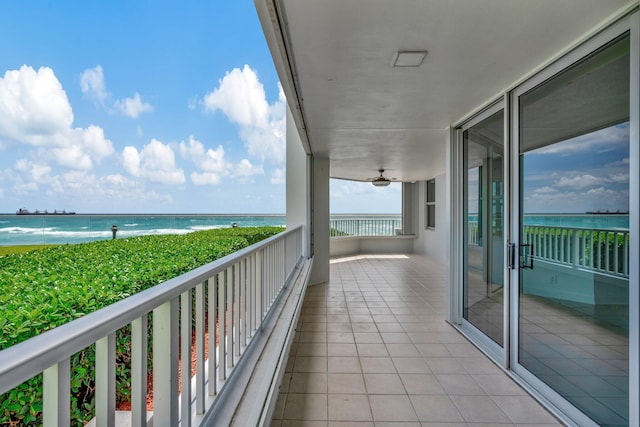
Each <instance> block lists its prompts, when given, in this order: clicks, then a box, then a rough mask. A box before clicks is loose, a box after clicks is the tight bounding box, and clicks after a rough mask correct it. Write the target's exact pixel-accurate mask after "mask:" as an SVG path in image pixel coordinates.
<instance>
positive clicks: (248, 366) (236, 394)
mask: <svg viewBox="0 0 640 427" xmlns="http://www.w3.org/2000/svg"><path fill="white" fill-rule="evenodd" d="M312 264H313V259H307V260H305V261H304V262H303V263H302V264H301V265H300V266H299V269H298V273H297V276H296V277H295V279H294V280H292V281H291V283H289V285H288V289H287V290H285V291H284V293H283V294H282V295H281V297H280V298H279V300H278V301H277V302H276V303H275V304H274V306H273V307H272V309H273V312H272V314H271V315H270V316H269V319H268V320H266V321H265V322H264V323H263V325H262V330H261V332H260V334H259V335H257V336H256V337H254V340H256V341H255V343H252V345H253V348H252V349H251V352H250V353H245V355H244V356H243V359H242V367H241V366H237V367H236V368H235V369H234V371H233V376H235V378H234V379H233V381H230V380H231V378H230V379H229V380H227V383H225V388H224V389H223V390H222V391H221V395H219V396H218V399H217V402H216V405H214V407H213V408H212V409H211V410H210V411H209V412H208V413H207V414H206V415H205V417H204V419H203V420H202V424H201V425H206V426H218V425H234V426H236V425H237V426H249V425H251V426H258V425H269V424H270V423H271V416H272V413H273V410H274V408H275V404H276V402H277V399H278V394H279V391H280V385H281V383H282V378H283V376H284V370H285V367H286V365H287V361H288V358H289V351H290V348H291V342H292V341H293V337H294V335H295V328H296V325H297V323H298V317H299V316H300V310H301V307H302V302H303V301H304V296H305V293H306V289H307V285H308V282H309V274H310V271H311V267H312ZM222 394H224V396H222ZM221 398H222V399H221Z"/></svg>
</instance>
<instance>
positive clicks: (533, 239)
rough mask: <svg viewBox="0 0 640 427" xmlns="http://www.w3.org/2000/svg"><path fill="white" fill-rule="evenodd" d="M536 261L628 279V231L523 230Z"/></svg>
mask: <svg viewBox="0 0 640 427" xmlns="http://www.w3.org/2000/svg"><path fill="white" fill-rule="evenodd" d="M524 240H525V242H524V243H533V256H534V257H535V258H537V259H541V260H545V261H550V262H554V263H557V264H564V265H570V266H573V267H576V268H582V269H586V270H590V271H594V272H598V273H604V274H611V275H614V276H619V277H626V278H628V277H629V231H628V230H604V229H583V228H569V227H546V226H536V225H529V226H525V228H524Z"/></svg>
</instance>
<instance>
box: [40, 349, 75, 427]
mask: <svg viewBox="0 0 640 427" xmlns="http://www.w3.org/2000/svg"><path fill="white" fill-rule="evenodd" d="M70 365H71V364H70V361H69V358H66V359H64V360H63V361H61V362H59V363H56V364H55V365H53V366H51V367H50V368H47V369H45V370H44V372H43V373H42V374H43V375H42V377H43V378H42V400H43V402H42V410H43V414H42V416H43V419H42V421H43V424H44V427H49V426H52V427H53V426H56V427H57V426H67V425H69V422H70V419H69V417H70V407H71V406H70V405H71V399H70V397H69V396H70V393H71V388H70V381H71V380H70V375H71V371H70Z"/></svg>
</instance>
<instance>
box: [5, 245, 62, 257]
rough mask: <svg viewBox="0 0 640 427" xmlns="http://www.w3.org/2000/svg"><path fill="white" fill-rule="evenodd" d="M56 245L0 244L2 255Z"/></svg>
mask: <svg viewBox="0 0 640 427" xmlns="http://www.w3.org/2000/svg"><path fill="white" fill-rule="evenodd" d="M53 246H56V245H21V246H0V257H3V256H5V255H10V254H21V253H24V252H31V251H34V250H36V249H43V248H49V247H53Z"/></svg>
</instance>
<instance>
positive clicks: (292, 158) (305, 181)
mask: <svg viewBox="0 0 640 427" xmlns="http://www.w3.org/2000/svg"><path fill="white" fill-rule="evenodd" d="M286 138H287V173H286V186H287V212H286V214H287V221H286V222H287V229H289V230H291V229H293V228H296V227H298V226H300V225H302V226H304V227H305V231H304V237H303V242H302V246H303V248H304V254H305V256H307V257H310V256H311V243H310V242H311V239H310V236H311V228H310V224H311V159H312V157H311V155H309V154H307V153H306V152H305V149H304V146H303V144H302V140H301V139H300V135H299V133H298V129H297V127H296V124H295V122H294V119H293V116H292V114H291V110H290V109H289V106H288V105H287V136H286Z"/></svg>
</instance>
